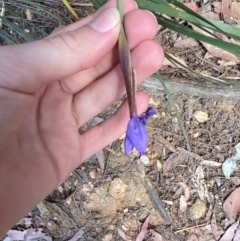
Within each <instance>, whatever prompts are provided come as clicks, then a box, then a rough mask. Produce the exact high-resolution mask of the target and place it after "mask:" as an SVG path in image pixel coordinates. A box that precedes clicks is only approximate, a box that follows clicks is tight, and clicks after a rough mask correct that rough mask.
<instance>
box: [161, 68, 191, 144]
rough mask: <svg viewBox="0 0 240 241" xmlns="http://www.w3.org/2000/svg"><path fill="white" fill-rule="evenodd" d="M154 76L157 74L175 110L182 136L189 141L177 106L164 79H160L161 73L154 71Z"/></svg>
mask: <svg viewBox="0 0 240 241" xmlns="http://www.w3.org/2000/svg"><path fill="white" fill-rule="evenodd" d="M156 76H157V78H158V80H159V81H160V83H161V84H162V87H163V89H164V91H165V92H166V94H167V97H168V100H169V102H170V103H171V105H172V107H173V108H174V112H175V114H176V117H177V120H178V124H179V127H180V128H181V130H182V133H183V135H184V138H185V139H186V141H187V143H189V141H188V136H187V132H186V130H185V128H184V125H183V122H182V119H181V116H180V113H179V111H178V108H177V106H176V104H175V102H174V100H173V98H172V95H171V94H170V92H169V90H168V88H167V86H166V85H165V82H164V80H163V79H162V77H161V75H160V74H159V73H158V72H157V73H156Z"/></svg>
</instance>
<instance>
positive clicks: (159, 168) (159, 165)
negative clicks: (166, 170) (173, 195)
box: [157, 160, 163, 172]
mask: <svg viewBox="0 0 240 241" xmlns="http://www.w3.org/2000/svg"><path fill="white" fill-rule="evenodd" d="M162 168H163V165H162V163H161V162H160V161H159V160H157V170H158V172H161V171H162Z"/></svg>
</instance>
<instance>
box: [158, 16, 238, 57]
mask: <svg viewBox="0 0 240 241" xmlns="http://www.w3.org/2000/svg"><path fill="white" fill-rule="evenodd" d="M157 18H158V21H159V23H160V24H161V25H163V26H164V27H166V28H169V29H171V30H173V31H176V32H178V33H181V34H183V35H186V36H189V37H191V38H194V39H197V40H199V41H203V42H206V43H209V44H212V45H214V46H217V47H219V48H221V49H224V50H226V51H228V52H230V53H232V54H234V55H236V56H238V57H240V47H239V45H237V44H233V43H229V42H225V41H223V40H221V39H216V38H212V37H209V36H206V35H203V34H201V33H198V32H196V31H194V30H192V29H190V28H188V27H186V26H183V25H181V24H179V23H177V22H174V21H172V20H170V19H167V18H165V17H163V16H162V15H157Z"/></svg>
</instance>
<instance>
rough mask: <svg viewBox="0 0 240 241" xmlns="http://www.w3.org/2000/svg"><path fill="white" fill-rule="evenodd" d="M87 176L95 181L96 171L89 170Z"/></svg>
mask: <svg viewBox="0 0 240 241" xmlns="http://www.w3.org/2000/svg"><path fill="white" fill-rule="evenodd" d="M89 176H90V177H91V178H92V179H96V178H97V171H96V170H95V169H93V170H91V171H90V172H89Z"/></svg>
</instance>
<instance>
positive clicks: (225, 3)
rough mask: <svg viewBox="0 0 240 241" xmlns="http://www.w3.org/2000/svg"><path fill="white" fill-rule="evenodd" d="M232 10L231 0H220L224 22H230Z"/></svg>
mask: <svg viewBox="0 0 240 241" xmlns="http://www.w3.org/2000/svg"><path fill="white" fill-rule="evenodd" d="M231 10H232V0H222V16H223V19H224V21H225V22H226V23H229V22H230V18H231Z"/></svg>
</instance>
